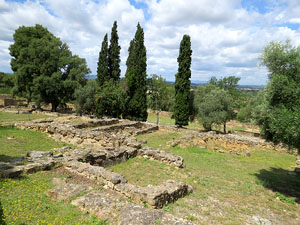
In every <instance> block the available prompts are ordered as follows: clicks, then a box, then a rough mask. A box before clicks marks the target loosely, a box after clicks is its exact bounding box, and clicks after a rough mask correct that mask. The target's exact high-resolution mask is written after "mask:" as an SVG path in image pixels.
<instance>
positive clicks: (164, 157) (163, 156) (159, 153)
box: [138, 147, 184, 168]
mask: <svg viewBox="0 0 300 225" xmlns="http://www.w3.org/2000/svg"><path fill="white" fill-rule="evenodd" d="M138 154H139V155H142V156H145V157H147V158H150V159H155V160H158V161H160V162H165V163H167V164H170V165H173V166H176V167H179V168H183V162H184V160H183V158H182V157H181V156H177V155H174V154H173V153H171V152H167V151H163V150H160V149H156V148H151V147H143V148H141V149H139V150H138Z"/></svg>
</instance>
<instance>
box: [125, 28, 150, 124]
mask: <svg viewBox="0 0 300 225" xmlns="http://www.w3.org/2000/svg"><path fill="white" fill-rule="evenodd" d="M128 52H129V55H128V58H127V61H126V65H127V70H126V74H125V80H126V86H127V89H126V94H127V98H126V107H125V112H124V117H125V118H128V119H131V120H137V121H146V120H147V116H148V113H147V93H146V92H147V74H146V70H147V62H146V61H147V57H146V47H145V45H144V31H143V29H142V28H141V26H140V24H139V23H138V25H137V30H136V33H135V36H134V39H133V40H132V41H131V42H130V46H129V49H128Z"/></svg>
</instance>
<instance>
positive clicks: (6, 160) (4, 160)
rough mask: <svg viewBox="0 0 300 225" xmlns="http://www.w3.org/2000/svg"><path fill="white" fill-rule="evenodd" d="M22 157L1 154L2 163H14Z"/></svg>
mask: <svg viewBox="0 0 300 225" xmlns="http://www.w3.org/2000/svg"><path fill="white" fill-rule="evenodd" d="M19 158H21V157H12V156H9V155H4V154H0V162H12V161H14V160H17V159H19Z"/></svg>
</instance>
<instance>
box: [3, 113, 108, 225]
mask: <svg viewBox="0 0 300 225" xmlns="http://www.w3.org/2000/svg"><path fill="white" fill-rule="evenodd" d="M0 116H1V117H0V120H1V122H12V121H22V120H27V118H26V116H27V115H24V114H12V113H1V114H0ZM31 116H32V117H31V119H37V118H45V116H42V115H38V114H32V115H31ZM0 143H1V146H0V162H8V161H10V160H11V159H13V158H15V157H21V156H24V155H25V154H26V153H27V152H29V151H32V150H39V151H48V150H51V149H52V148H57V147H62V146H65V145H66V144H65V143H59V142H56V141H54V140H53V139H51V138H49V137H47V135H46V134H42V133H40V132H34V131H28V130H19V129H17V128H13V127H0ZM61 176H62V175H60V174H56V173H55V171H54V170H53V171H48V172H38V173H36V174H29V175H26V176H23V177H22V178H20V179H0V225H5V224H7V225H8V224H14V225H15V224H18V225H21V224H22V225H25V224H26V225H29V224H49V225H50V224H53V225H57V224H64V225H65V224H74V225H75V224H95V225H96V224H97V225H101V224H103V225H104V224H106V223H105V222H104V221H100V220H99V219H97V218H96V217H93V216H91V215H89V214H85V213H82V212H80V211H79V209H78V208H77V207H73V206H71V205H70V204H69V202H62V201H61V202H54V201H52V200H51V199H50V197H48V196H47V195H46V192H47V191H48V190H50V189H51V188H52V187H53V184H52V183H51V180H52V178H53V177H61Z"/></svg>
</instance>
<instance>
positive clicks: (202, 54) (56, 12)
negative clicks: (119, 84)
mask: <svg viewBox="0 0 300 225" xmlns="http://www.w3.org/2000/svg"><path fill="white" fill-rule="evenodd" d="M299 12H300V0H0V71H2V72H12V71H11V69H10V60H11V56H10V55H9V50H8V48H9V46H10V45H11V44H12V43H13V34H14V31H15V30H16V29H17V28H18V27H19V26H34V25H35V24H41V25H43V26H45V27H47V28H48V30H49V31H50V32H52V33H53V34H54V35H55V36H57V37H59V38H60V39H61V40H62V41H63V42H66V43H67V44H68V46H69V47H70V50H71V51H72V52H73V53H74V54H77V55H79V56H80V57H82V58H85V59H86V60H87V64H88V67H89V68H90V69H91V70H92V74H96V72H97V61H98V56H99V51H100V48H101V43H102V40H103V37H104V35H105V34H106V33H108V35H109V36H110V33H111V27H112V25H113V22H114V21H117V23H118V34H119V44H120V46H121V70H122V75H121V76H124V73H125V71H126V64H125V63H126V59H127V57H128V46H129V42H130V40H132V39H133V37H134V34H135V31H136V25H137V23H138V22H140V24H141V26H142V27H143V29H144V33H145V46H146V49H147V73H148V75H151V74H158V75H161V76H163V77H164V78H166V80H168V81H174V80H175V74H176V72H177V69H178V63H177V57H178V54H179V45H180V41H181V40H182V37H183V35H184V34H188V35H190V37H191V42H192V50H193V54H192V66H191V70H192V78H191V80H192V81H208V80H209V78H210V77H212V76H216V77H217V78H222V77H226V76H237V77H240V78H241V80H240V84H244V85H245V84H252V85H265V84H266V83H267V81H268V76H267V69H266V68H265V67H264V66H261V65H260V59H259V57H260V55H261V53H262V51H263V48H264V46H266V45H267V44H268V43H269V42H271V41H281V42H285V41H286V40H287V39H289V40H291V43H292V44H293V45H295V46H299V45H300V13H299Z"/></svg>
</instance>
